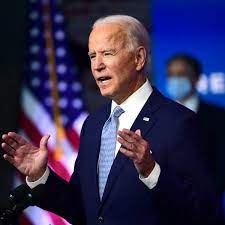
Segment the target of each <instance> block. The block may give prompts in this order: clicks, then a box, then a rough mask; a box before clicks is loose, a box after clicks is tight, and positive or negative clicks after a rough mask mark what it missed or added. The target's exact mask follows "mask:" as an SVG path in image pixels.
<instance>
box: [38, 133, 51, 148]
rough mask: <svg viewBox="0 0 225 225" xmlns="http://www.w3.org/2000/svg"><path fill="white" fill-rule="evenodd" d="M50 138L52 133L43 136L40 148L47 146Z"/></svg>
mask: <svg viewBox="0 0 225 225" xmlns="http://www.w3.org/2000/svg"><path fill="white" fill-rule="evenodd" d="M49 138H50V134H47V135H45V136H43V137H42V138H41V141H40V148H47V143H48V139H49Z"/></svg>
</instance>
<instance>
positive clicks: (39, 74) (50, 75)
mask: <svg viewBox="0 0 225 225" xmlns="http://www.w3.org/2000/svg"><path fill="white" fill-rule="evenodd" d="M27 4H28V27H27V28H28V35H27V43H28V48H27V59H26V63H25V76H24V77H25V78H24V85H23V88H22V98H21V105H22V107H21V108H22V112H21V118H20V133H21V134H22V135H23V136H24V137H25V138H26V139H27V140H29V141H31V142H33V143H34V144H35V145H39V141H40V139H41V137H42V136H43V135H45V134H50V135H51V138H50V139H49V142H48V148H49V165H50V166H51V168H52V169H53V170H55V172H56V173H57V174H58V175H59V176H61V177H62V178H64V179H65V180H67V181H68V180H69V178H70V176H71V174H72V172H73V167H74V162H75V159H76V156H77V151H78V145H79V134H80V130H81V127H82V124H83V122H84V120H85V118H86V117H87V113H86V111H85V105H84V102H83V101H82V97H81V92H82V86H81V83H80V81H79V74H78V72H77V68H76V67H75V66H74V65H73V59H71V56H70V54H69V51H68V44H67V39H66V34H65V31H64V17H63V15H62V13H61V12H60V11H59V9H58V8H57V5H56V2H55V0H29V1H28V3H27ZM18 180H19V179H18V178H17V181H18ZM22 221H23V222H21V224H23V225H25V224H33V225H36V224H37V225H50V224H51V225H64V224H68V223H67V222H66V221H65V220H64V219H62V218H60V217H58V216H56V215H54V214H52V213H50V212H47V211H44V210H41V209H39V208H37V207H30V208H28V209H27V210H26V211H25V214H24V216H23V218H22Z"/></svg>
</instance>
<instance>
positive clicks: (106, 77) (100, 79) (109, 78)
mask: <svg viewBox="0 0 225 225" xmlns="http://www.w3.org/2000/svg"><path fill="white" fill-rule="evenodd" d="M111 79H112V78H111V77H109V76H104V77H99V78H98V79H97V81H100V82H102V83H104V82H106V81H108V80H111Z"/></svg>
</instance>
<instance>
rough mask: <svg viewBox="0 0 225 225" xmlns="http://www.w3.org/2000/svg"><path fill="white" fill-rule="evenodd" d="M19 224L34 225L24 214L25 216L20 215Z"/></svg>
mask: <svg viewBox="0 0 225 225" xmlns="http://www.w3.org/2000/svg"><path fill="white" fill-rule="evenodd" d="M19 224H22V225H32V222H31V221H30V220H29V219H28V218H27V217H26V215H25V214H24V213H23V214H21V215H20V218H19Z"/></svg>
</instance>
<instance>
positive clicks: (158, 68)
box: [152, 0, 225, 107]
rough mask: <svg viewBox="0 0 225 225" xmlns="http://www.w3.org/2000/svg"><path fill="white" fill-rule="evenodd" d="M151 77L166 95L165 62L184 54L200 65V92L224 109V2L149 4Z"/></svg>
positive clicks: (158, 1) (192, 0) (159, 0)
mask: <svg viewBox="0 0 225 225" xmlns="http://www.w3.org/2000/svg"><path fill="white" fill-rule="evenodd" d="M152 9H153V10H152V21H153V23H152V42H153V45H152V46H153V49H152V53H153V60H154V61H153V75H154V81H155V82H154V83H155V84H156V86H157V87H158V88H159V89H160V90H161V91H162V92H163V93H164V94H166V93H165V61H166V60H167V59H168V57H170V56H171V55H172V54H174V53H177V52H187V53H189V54H192V55H193V56H195V57H197V58H198V59H199V60H200V61H201V62H202V65H203V72H204V75H203V76H202V79H201V82H200V84H201V85H200V89H199V90H200V92H201V94H203V95H204V96H203V97H204V98H205V99H207V100H208V101H210V102H214V103H216V104H219V105H221V106H223V107H225V1H223V0H217V1H213V0H208V1H205V0H198V1H196V0H189V1H186V2H185V1H180V0H167V1H163V0H156V1H153V2H152Z"/></svg>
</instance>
